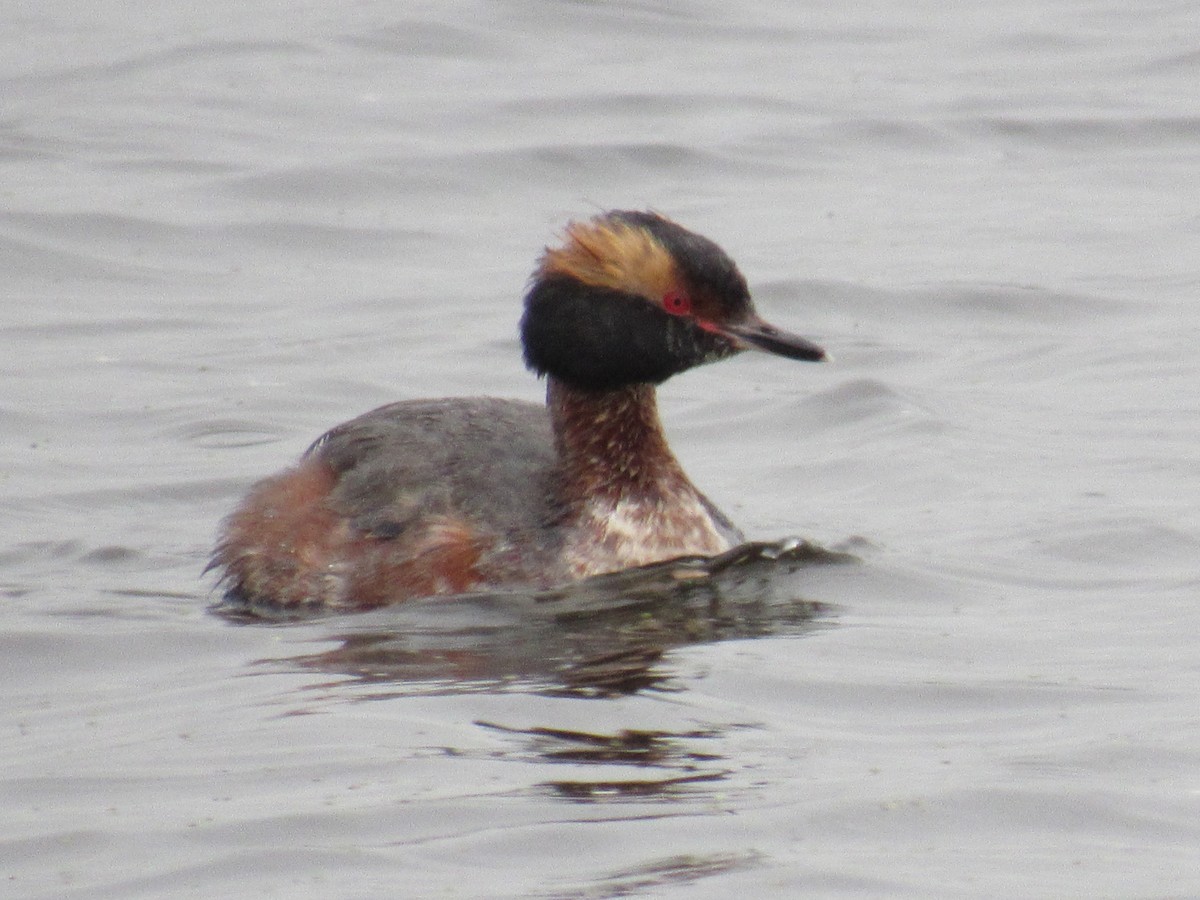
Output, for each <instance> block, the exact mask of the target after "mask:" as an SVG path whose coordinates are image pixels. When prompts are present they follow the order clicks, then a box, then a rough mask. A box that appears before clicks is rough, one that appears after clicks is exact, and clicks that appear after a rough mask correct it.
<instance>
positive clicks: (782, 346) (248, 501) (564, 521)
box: [210, 211, 825, 610]
mask: <svg viewBox="0 0 1200 900" xmlns="http://www.w3.org/2000/svg"><path fill="white" fill-rule="evenodd" d="M521 340H522V344H523V346H524V351H525V362H526V364H527V365H528V367H529V368H530V369H532V370H533V371H534V372H536V373H537V374H538V375H539V376H541V375H544V376H545V377H546V405H545V406H544V407H542V406H537V405H534V404H530V403H523V402H518V401H514V400H497V399H492V398H470V399H467V398H464V399H443V400H411V401H404V402H400V403H393V404H390V405H388V406H383V407H380V408H379V409H376V410H374V411H372V412H368V413H366V414H365V415H362V416H359V417H358V418H357V419H353V420H351V421H349V422H346V423H345V424H343V425H339V426H337V427H336V428H334V429H333V430H331V431H329V432H327V433H326V434H325V435H323V436H322V437H320V438H319V439H318V440H317V441H316V442H315V443H314V444H313V445H312V446H311V447H310V448H309V449H308V451H307V452H306V453H305V454H304V456H303V457H302V458H301V460H300V462H299V463H298V464H297V465H296V466H295V467H294V468H291V469H288V470H286V471H284V472H283V473H281V474H279V475H276V476H274V477H272V478H268V479H266V480H265V481H262V482H260V483H258V484H257V485H255V486H254V487H253V488H252V489H251V490H250V493H249V495H248V496H247V497H246V498H245V500H244V501H243V502H242V504H241V505H240V506H239V507H238V508H237V509H236V510H235V511H234V512H233V513H232V515H230V516H229V518H228V519H227V520H226V521H225V522H224V525H223V527H222V532H221V536H220V539H219V542H218V544H217V547H216V550H215V552H214V553H213V556H212V561H211V563H210V567H211V568H215V569H217V570H219V572H220V584H221V586H222V587H223V588H224V592H225V597H226V600H227V601H228V602H229V603H232V604H236V605H238V606H241V607H249V608H251V609H254V608H259V609H274V610H301V609H368V608H372V607H378V606H384V605H387V604H390V603H395V602H398V601H402V600H406V599H409V598H414V597H423V596H430V595H439V594H458V593H464V592H468V591H474V590H481V589H487V588H497V587H531V588H541V587H549V586H552V585H557V584H562V583H565V582H569V581H572V580H575V579H580V578H584V577H587V576H590V575H597V574H601V573H604V572H612V571H616V570H619V569H624V568H629V567H632V566H639V565H645V564H648V563H653V562H659V561H662V560H666V559H671V558H674V557H678V556H685V555H709V554H715V553H720V552H722V551H724V550H727V549H729V548H730V547H732V546H734V545H735V544H737V543H739V542H740V541H741V540H742V535H741V533H740V532H739V531H738V530H737V528H735V527H734V526H733V525H732V524H731V523H730V521H729V520H728V519H727V518H726V517H725V516H724V515H723V514H722V513H721V512H720V511H719V510H718V509H717V508H716V507H715V506H713V504H712V503H711V502H709V500H708V498H707V497H705V496H704V495H703V494H702V493H700V491H699V490H697V489H696V487H695V486H693V485H692V483H691V481H689V480H688V477H687V476H686V475H685V474H684V472H683V469H682V468H681V467H680V465H679V463H678V461H677V460H676V459H675V456H674V455H673V454H672V453H671V450H670V448H669V447H668V446H667V440H666V436H665V435H664V433H663V430H662V425H661V423H660V422H659V418H658V409H657V405H656V402H655V385H657V384H660V383H661V382H663V381H665V380H666V379H667V378H669V377H671V376H672V375H674V374H676V373H678V372H682V371H684V370H686V369H689V368H691V367H693V366H697V365H700V364H702V363H707V362H713V361H715V360H719V359H725V358H726V357H729V356H732V355H734V354H735V353H738V352H740V351H742V350H746V349H751V348H753V349H759V350H766V351H768V352H770V353H776V354H779V355H780V356H785V357H788V358H789V359H797V360H812V361H818V360H822V359H824V358H825V351H824V350H822V349H821V348H820V347H818V346H817V345H816V344H813V343H811V342H809V341H807V340H805V339H804V338H801V337H798V336H796V335H792V334H787V333H785V332H783V331H780V330H779V329H776V328H774V327H773V326H771V325H769V324H767V323H766V322H764V321H763V320H762V319H760V318H759V317H758V315H757V314H756V313H755V310H754V306H753V304H752V303H751V300H750V293H749V290H748V288H747V286H746V279H745V278H744V277H742V274H741V272H739V271H738V268H737V266H736V265H735V264H734V262H733V260H731V259H730V258H729V257H728V256H727V255H726V254H725V252H724V251H723V250H721V248H720V247H718V246H717V245H716V244H714V243H713V242H712V241H710V240H708V239H707V238H705V237H702V236H700V235H698V234H695V233H693V232H691V231H688V230H687V229H685V228H683V227H682V226H680V225H677V224H676V223H675V222H673V221H671V220H669V219H666V218H664V217H662V216H660V215H657V214H656V213H651V212H625V211H613V212H607V213H603V214H601V215H598V216H596V217H595V218H593V219H591V220H590V221H585V222H573V223H571V224H570V225H568V226H567V228H566V233H565V236H564V240H563V242H562V244H561V245H560V246H557V247H550V248H547V249H546V251H545V253H544V254H543V255H542V257H541V260H540V261H539V263H538V267H537V269H536V271H535V272H534V274H533V277H532V280H531V283H530V288H529V290H528V293H527V294H526V296H525V312H524V315H523V316H522V318H521Z"/></svg>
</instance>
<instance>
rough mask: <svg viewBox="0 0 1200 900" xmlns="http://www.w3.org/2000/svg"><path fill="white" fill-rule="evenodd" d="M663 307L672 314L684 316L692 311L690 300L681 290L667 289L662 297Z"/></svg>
mask: <svg viewBox="0 0 1200 900" xmlns="http://www.w3.org/2000/svg"><path fill="white" fill-rule="evenodd" d="M662 303H663V309H665V310H666V311H667V312H669V313H670V314H671V315H673V316H686V315H687V314H688V313H690V312H691V311H692V300H691V298H690V297H689V296H688V295H687V294H684V293H682V292H681V291H667V294H666V296H665V297H663V301H662Z"/></svg>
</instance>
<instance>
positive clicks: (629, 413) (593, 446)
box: [546, 376, 689, 498]
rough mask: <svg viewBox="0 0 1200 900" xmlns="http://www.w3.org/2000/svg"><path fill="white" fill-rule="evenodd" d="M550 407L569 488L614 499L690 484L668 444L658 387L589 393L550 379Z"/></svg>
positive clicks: (547, 391)
mask: <svg viewBox="0 0 1200 900" xmlns="http://www.w3.org/2000/svg"><path fill="white" fill-rule="evenodd" d="M546 406H547V408H548V410H549V412H550V421H551V424H552V426H553V429H554V441H555V445H556V447H557V449H558V455H559V459H560V460H561V461H562V463H563V466H564V469H565V474H566V477H567V479H568V483H570V484H573V485H574V486H575V487H576V489H578V490H582V491H584V492H585V493H588V494H593V495H601V496H606V497H609V498H615V497H618V496H620V495H622V494H625V493H629V492H633V493H638V494H643V495H645V494H653V493H656V492H658V491H660V490H667V489H677V487H678V486H679V484H680V482H681V481H682V482H683V483H684V484H689V482H688V481H687V476H685V475H684V473H683V470H682V469H681V468H680V466H679V463H678V461H677V460H676V459H675V456H674V454H673V453H671V448H670V446H668V444H667V437H666V434H665V433H664V432H663V429H662V422H661V421H660V420H659V417H658V402H657V399H656V397H655V391H654V385H652V384H633V385H628V386H625V387H621V388H616V389H613V390H609V391H585V390H581V389H579V388H575V387H571V386H570V385H568V384H565V383H563V382H561V381H559V380H558V379H556V378H554V377H553V376H551V377H549V378H547V384H546Z"/></svg>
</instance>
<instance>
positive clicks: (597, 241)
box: [538, 217, 679, 303]
mask: <svg viewBox="0 0 1200 900" xmlns="http://www.w3.org/2000/svg"><path fill="white" fill-rule="evenodd" d="M554 275H563V276H566V277H568V278H574V279H575V280H576V281H581V282H583V283H584V284H588V285H591V286H593V287H600V288H608V289H610V290H614V291H621V292H622V293H626V294H638V295H640V296H642V297H645V298H646V299H647V300H650V301H651V302H653V303H658V302H659V301H660V300H661V299H662V298H663V297H664V296H665V295H666V294H667V293H668V292H669V291H671V290H674V289H676V287H677V285H678V281H679V273H678V270H677V268H676V266H675V259H674V257H672V256H671V253H670V251H668V250H667V248H666V247H664V246H663V245H662V244H661V243H659V241H658V240H657V239H656V238H655V237H654V235H652V234H650V232H648V231H646V230H645V229H644V228H639V227H638V226H636V225H631V224H629V223H628V222H622V221H620V220H619V219H613V218H605V217H599V218H596V219H592V220H591V221H589V222H572V223H571V224H570V225H568V226H567V230H566V235H565V240H564V241H563V244H562V246H561V247H547V248H546V252H545V254H544V255H543V256H542V261H541V266H540V267H539V269H538V277H539V278H547V277H552V276H554Z"/></svg>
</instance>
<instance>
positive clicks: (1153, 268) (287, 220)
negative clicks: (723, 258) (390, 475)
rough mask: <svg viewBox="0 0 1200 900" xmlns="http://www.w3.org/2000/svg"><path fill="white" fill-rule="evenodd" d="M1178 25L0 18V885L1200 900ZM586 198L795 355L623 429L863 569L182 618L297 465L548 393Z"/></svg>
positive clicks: (1053, 18)
mask: <svg viewBox="0 0 1200 900" xmlns="http://www.w3.org/2000/svg"><path fill="white" fill-rule="evenodd" d="M1198 35H1200V12H1198V11H1197V8H1196V7H1194V6H1193V5H1190V4H1166V3H1150V4H1134V5H1130V4H1128V3H1125V4H1120V3H1115V2H1106V0H1077V2H1042V0H1039V2H1022V0H1006V2H1000V3H997V4H985V5H980V6H978V7H961V8H955V7H948V6H946V5H945V4H934V3H911V2H904V3H901V2H884V3H874V4H866V5H859V6H849V7H847V6H845V5H844V4H835V5H828V4H808V3H793V4H782V5H781V4H770V3H758V2H751V3H748V4H747V3H743V4H732V5H731V4H725V3H704V2H692V0H686V2H669V3H661V4H649V3H635V2H627V3H610V4H583V3H566V2H562V3H537V2H529V0H515V2H495V3H459V2H450V3H442V4H406V3H370V2H368V3H358V4H347V3H331V2H327V0H309V2H301V3H291V4H287V5H286V6H280V5H276V4H267V3H260V2H249V3H236V4H234V3H227V2H224V0H216V2H212V3H207V4H202V5H199V6H196V5H192V6H188V5H185V4H149V5H145V4H143V5H142V6H141V7H138V8H137V9H136V10H134V9H133V8H131V7H129V6H128V5H127V4H121V3H114V2H93V3H89V4H77V3H65V2H58V0H56V2H38V3H32V2H20V0H18V2H16V3H9V4H8V5H7V6H5V7H4V9H3V10H2V11H0V51H2V52H0V173H2V176H0V184H2V185H3V190H2V194H0V269H2V270H3V272H4V279H3V286H2V287H0V303H2V306H0V347H2V348H3V352H2V353H0V377H2V379H3V381H2V383H3V390H2V391H0V459H2V460H3V467H2V471H0V492H2V493H0V507H2V508H3V515H0V595H2V599H3V602H2V603H0V659H2V660H3V667H4V672H5V676H6V677H4V678H3V679H0V735H2V739H0V808H3V810H4V815H3V816H2V817H0V876H2V878H0V884H3V885H4V887H3V888H2V889H0V893H3V894H4V895H5V896H13V897H21V898H47V900H48V898H56V900H57V898H114V897H120V898H138V897H164V896H170V897H213V896H220V897H260V896H281V897H288V898H301V897H314V898H316V897H320V898H329V897H364V898H365V897H420V898H425V897H479V898H485V897H486V898H517V897H522V898H524V897H545V898H589V900H594V898H607V897H630V896H633V897H675V896H680V897H682V896H686V897H688V898H694V897H712V898H727V897H730V896H747V897H750V896H780V897H793V896H813V897H912V898H937V897H979V898H991V897H1030V898H1038V897H1046V898H1060V897H1087V898H1095V897H1119V898H1135V897H1136V898H1148V897H1192V896H1200V749H1198V748H1200V724H1198V718H1200V714H1198V710H1200V703H1198V698H1200V653H1198V651H1197V639H1196V636H1197V634H1198V633H1200V604H1198V602H1197V601H1198V599H1200V562H1198V560H1200V490H1198V483H1200V453H1198V452H1197V449H1198V447H1200V401H1198V400H1197V397H1198V396H1200V362H1198V361H1197V354H1196V352H1195V350H1196V334H1197V333H1198V329H1200V304H1198V303H1197V295H1198V293H1200V263H1198V260H1200V213H1198V210H1200V187H1198V185H1200V178H1198V175H1200V92H1197V90H1196V84H1197V78H1198V76H1200V37H1198ZM610 207H651V208H654V209H658V210H660V211H662V212H665V213H667V214H669V215H671V216H673V217H675V218H676V219H678V220H679V221H681V222H682V223H684V224H685V225H687V226H689V227H691V228H694V229H695V230H698V231H700V232H702V233H704V234H706V235H708V236H709V237H712V238H713V239H714V240H716V241H718V242H719V243H721V244H722V245H723V246H724V247H725V248H726V249H727V250H728V251H729V252H730V253H731V255H733V257H734V258H735V259H737V260H738V262H739V264H740V265H741V267H742V269H743V271H744V272H745V273H746V274H747V276H748V278H749V280H750V283H751V287H752V290H753V291H754V294H755V297H756V302H757V304H758V307H759V309H760V311H761V312H762V313H763V314H764V315H765V316H766V317H767V318H769V319H770V320H772V321H774V322H776V323H777V324H779V325H780V326H781V327H785V328H788V329H790V330H795V331H798V332H801V333H803V334H806V335H809V336H811V337H813V338H814V339H816V340H818V341H819V342H821V343H822V344H823V345H824V346H826V347H828V348H829V349H830V350H831V351H832V353H833V354H834V356H835V358H836V362H834V363H832V364H830V365H825V366H812V365H797V364H793V363H790V362H788V361H785V360H781V359H776V358H770V357H766V356H745V357H741V358H738V359H737V360H734V361H731V362H728V363H723V364H720V365H717V366H712V367H709V368H705V369H701V370H697V371H695V372H692V373H688V374H686V375H684V376H681V377H679V378H677V379H674V380H672V381H671V382H670V383H669V384H668V385H667V386H666V387H665V388H664V389H663V391H662V392H661V397H660V403H661V406H662V410H663V415H664V418H665V420H666V424H667V427H668V430H669V432H670V434H671V437H672V440H673V443H674V446H675V447H676V450H677V452H678V454H679V455H680V457H681V459H682V460H683V461H684V463H685V465H686V467H687V469H688V471H689V473H690V474H691V476H692V477H693V479H694V480H695V481H696V483H697V484H699V485H700V486H701V487H702V488H703V489H704V490H705V491H706V492H707V493H708V494H709V495H710V496H711V497H712V498H713V499H714V500H715V501H716V502H717V503H718V504H719V505H720V506H721V507H722V508H723V509H724V510H725V511H726V512H727V513H729V514H730V515H731V516H732V517H733V518H734V519H735V520H737V521H738V522H739V524H741V525H742V526H743V527H744V528H745V530H746V531H747V533H748V534H750V535H751V536H752V537H754V538H755V539H761V540H765V541H774V540H778V539H782V538H785V537H787V536H792V535H795V536H799V537H802V538H805V539H808V540H810V541H812V542H814V543H815V544H816V545H818V546H820V547H825V548H831V549H838V550H843V551H847V552H849V553H851V554H853V555H854V556H855V557H856V559H857V561H854V562H843V563H839V564H831V563H821V562H814V561H811V560H810V561H808V562H804V563H800V562H797V563H796V564H794V565H785V564H783V563H782V562H779V563H778V564H775V565H771V564H770V563H769V561H767V563H766V564H763V563H762V561H761V560H760V561H759V562H758V563H755V565H754V566H752V567H751V568H749V569H737V570H731V571H734V574H733V575H731V576H729V577H732V578H733V580H734V582H735V585H734V588H735V589H734V590H732V592H728V591H724V588H722V589H721V590H720V591H718V593H719V594H720V596H719V598H718V600H719V602H717V603H716V604H715V605H714V602H713V596H712V595H710V594H705V593H703V590H700V591H697V590H695V589H693V588H690V587H689V588H688V590H687V591H685V592H683V593H684V595H683V596H675V595H674V594H672V596H671V599H670V600H669V602H668V601H664V600H661V598H659V599H654V598H652V599H651V600H646V601H645V604H644V605H642V606H638V605H637V604H638V603H639V602H641V600H639V599H638V597H639V596H641V595H636V594H631V593H630V592H629V590H628V585H625V584H622V585H619V586H617V588H616V589H614V590H613V591H612V592H610V593H609V594H603V595H601V596H602V599H604V600H605V602H604V603H600V604H595V603H593V604H592V605H591V606H588V605H587V604H588V603H591V602H592V600H594V597H593V596H592V595H590V594H589V595H584V596H582V597H580V596H577V595H574V594H572V595H570V597H569V598H568V601H567V602H569V603H571V604H577V605H578V604H583V607H586V608H582V607H572V609H571V610H570V612H571V614H570V615H566V616H558V615H557V614H555V615H544V614H543V613H544V611H545V610H546V609H547V608H548V607H546V606H545V605H542V606H539V605H537V603H536V602H534V601H530V600H529V598H525V599H523V600H522V599H520V598H517V599H514V598H507V599H505V598H499V599H497V598H491V599H487V598H474V599H468V600H465V601H461V602H455V603H452V604H447V605H446V606H444V607H438V606H436V605H431V604H417V605H414V606H413V607H412V608H411V609H404V610H391V611H383V612H381V613H375V614H371V615H368V616H361V617H354V616H342V617H331V618H318V619H314V620H308V621H298V622H279V623H258V624H254V623H246V622H244V621H241V620H237V619H236V618H230V617H227V616H222V615H218V614H214V613H213V612H212V611H211V610H210V609H209V606H210V604H211V603H212V602H213V601H215V600H216V599H217V598H216V595H215V593H214V592H213V589H212V580H211V578H208V577H202V575H201V570H202V569H203V567H204V564H205V561H206V557H207V553H208V550H209V548H210V546H211V542H212V540H213V537H214V535H215V532H216V528H217V523H218V522H219V520H220V518H221V517H222V516H223V515H224V514H225V513H226V512H228V510H229V509H230V508H231V507H232V505H233V504H234V503H235V502H236V500H237V498H238V497H239V496H240V495H241V494H242V493H243V491H244V490H245V489H246V487H247V486H248V485H249V484H250V483H251V482H252V481H254V480H255V479H256V478H259V477H261V476H263V475H265V474H267V473H269V472H272V471H275V470H277V469H279V468H281V467H282V466H284V465H286V464H287V463H288V462H289V461H291V460H292V459H294V458H295V456H296V455H297V454H299V453H300V452H301V451H302V450H303V449H304V447H306V446H307V445H308V443H309V442H310V441H311V440H312V439H313V438H314V437H316V436H317V435H318V434H320V433H321V432H322V431H324V430H325V429H327V428H328V427H330V426H332V425H334V424H336V423H338V422H340V421H343V420H345V419H348V418H350V417H351V416H353V415H356V414H358V413H360V412H362V411H364V410H366V409H369V408H371V407H373V406H376V405H378V404H381V403H384V402H388V401H391V400H396V399H404V398H412V397H427V396H443V395H470V394H481V393H486V394H493V395H498V396H511V397H520V398H524V399H528V400H539V399H540V398H541V391H542V386H541V385H540V384H538V382H537V381H536V380H535V379H534V378H533V377H532V376H531V375H530V374H529V373H527V372H525V371H524V370H523V368H522V365H521V360H520V352H519V347H518V346H517V342H516V321H517V318H518V315H519V303H520V297H521V294H522V291H523V288H524V285H525V282H526V279H527V277H528V273H529V271H530V270H531V268H532V265H533V262H534V260H535V258H536V256H537V254H538V253H539V252H540V250H541V248H542V247H543V246H544V245H545V244H546V243H547V242H548V241H550V240H552V239H553V236H554V234H555V233H556V230H558V229H560V228H561V227H562V225H563V224H564V223H565V222H566V221H567V220H568V219H569V218H571V217H579V216H588V215H590V214H592V213H593V212H594V211H595V210H597V209H604V208H610ZM667 577H670V576H669V575H668V576H667ZM610 587H611V586H610ZM643 587H644V584H643ZM725 587H728V584H726V585H725ZM708 589H709V587H704V590H708ZM668 593H670V592H668ZM610 598H615V605H616V606H618V607H620V604H621V603H622V602H624V603H628V604H630V606H629V608H628V609H620V608H617V609H615V610H609V609H608V607H607V605H606V603H607V600H608V599H610ZM631 598H632V599H631ZM731 598H732V599H731ZM644 599H645V598H644V597H642V600H644ZM617 601H619V602H617ZM556 602H558V601H556ZM531 604H532V605H531Z"/></svg>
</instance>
